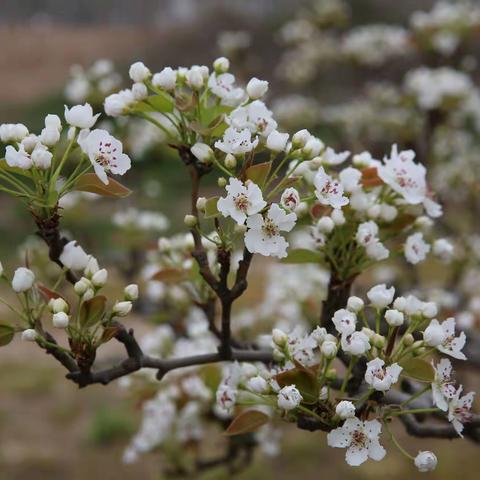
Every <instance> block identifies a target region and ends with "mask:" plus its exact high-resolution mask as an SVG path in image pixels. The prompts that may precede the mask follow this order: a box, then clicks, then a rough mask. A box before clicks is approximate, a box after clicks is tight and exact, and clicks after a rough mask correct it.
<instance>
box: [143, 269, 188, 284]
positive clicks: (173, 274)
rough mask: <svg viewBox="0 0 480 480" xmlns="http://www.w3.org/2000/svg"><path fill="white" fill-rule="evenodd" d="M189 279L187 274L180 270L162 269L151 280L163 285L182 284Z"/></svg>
mask: <svg viewBox="0 0 480 480" xmlns="http://www.w3.org/2000/svg"><path fill="white" fill-rule="evenodd" d="M188 278H189V272H187V271H186V270H181V269H180V268H164V269H162V270H159V271H158V272H157V273H155V274H154V275H153V276H152V278H151V280H157V281H158V282H164V283H178V282H183V281H185V280H187V279H188Z"/></svg>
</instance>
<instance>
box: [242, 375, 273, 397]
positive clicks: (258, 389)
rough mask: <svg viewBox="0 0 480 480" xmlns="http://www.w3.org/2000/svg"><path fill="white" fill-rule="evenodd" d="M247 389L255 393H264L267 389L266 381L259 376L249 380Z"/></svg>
mask: <svg viewBox="0 0 480 480" xmlns="http://www.w3.org/2000/svg"><path fill="white" fill-rule="evenodd" d="M247 388H248V389H249V390H251V391H252V392H255V393H266V392H267V391H268V389H269V387H268V383H267V381H266V380H265V379H264V378H263V377H261V376H260V375H257V376H256V377H252V378H250V379H249V380H248V382H247Z"/></svg>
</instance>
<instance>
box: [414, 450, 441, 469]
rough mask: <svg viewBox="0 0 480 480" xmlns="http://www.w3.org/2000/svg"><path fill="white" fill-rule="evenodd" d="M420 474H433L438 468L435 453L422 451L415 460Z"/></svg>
mask: <svg viewBox="0 0 480 480" xmlns="http://www.w3.org/2000/svg"><path fill="white" fill-rule="evenodd" d="M414 463H415V466H416V467H417V468H418V471H419V472H431V471H432V470H435V468H436V467H437V457H436V456H435V454H434V453H433V452H429V451H420V452H418V455H417V456H416V457H415V460H414Z"/></svg>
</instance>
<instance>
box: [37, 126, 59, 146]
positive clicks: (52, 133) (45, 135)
mask: <svg viewBox="0 0 480 480" xmlns="http://www.w3.org/2000/svg"><path fill="white" fill-rule="evenodd" d="M38 138H39V140H40V141H41V142H42V144H43V145H45V146H47V147H53V146H55V145H56V144H57V143H58V141H59V140H60V130H58V129H57V128H51V127H45V128H44V129H42V132H41V133H40V136H39V137H38Z"/></svg>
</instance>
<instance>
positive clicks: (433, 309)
mask: <svg viewBox="0 0 480 480" xmlns="http://www.w3.org/2000/svg"><path fill="white" fill-rule="evenodd" d="M421 311H422V315H423V316H424V317H426V318H433V317H435V316H436V315H437V313H438V308H437V305H436V303H434V302H425V303H424V304H423V305H422V308H421Z"/></svg>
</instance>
